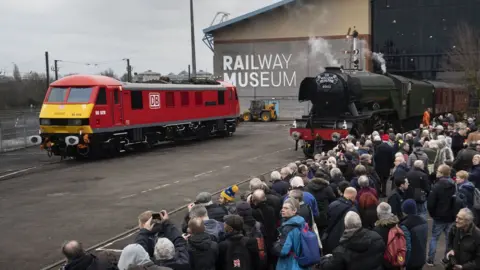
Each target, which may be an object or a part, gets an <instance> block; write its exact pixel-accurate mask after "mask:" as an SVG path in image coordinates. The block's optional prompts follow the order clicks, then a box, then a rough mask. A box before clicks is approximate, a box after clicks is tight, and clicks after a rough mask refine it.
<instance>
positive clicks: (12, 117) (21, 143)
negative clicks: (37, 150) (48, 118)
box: [0, 109, 39, 153]
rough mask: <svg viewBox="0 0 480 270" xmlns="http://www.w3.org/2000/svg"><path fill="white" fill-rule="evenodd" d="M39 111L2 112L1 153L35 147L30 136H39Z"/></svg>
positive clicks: (0, 129)
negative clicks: (29, 138)
mask: <svg viewBox="0 0 480 270" xmlns="http://www.w3.org/2000/svg"><path fill="white" fill-rule="evenodd" d="M38 115H39V111H38V110H35V109H29V110H20V111H14V110H8V111H0V153H1V152H7V151H13V150H17V149H22V148H26V147H30V146H33V144H32V143H31V142H30V141H29V140H28V137H29V136H33V135H38V131H39V121H38Z"/></svg>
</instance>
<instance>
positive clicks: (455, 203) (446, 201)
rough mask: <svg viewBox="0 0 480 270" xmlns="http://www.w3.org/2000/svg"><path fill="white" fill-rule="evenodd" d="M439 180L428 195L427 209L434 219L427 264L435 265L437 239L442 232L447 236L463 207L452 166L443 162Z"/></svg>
mask: <svg viewBox="0 0 480 270" xmlns="http://www.w3.org/2000/svg"><path fill="white" fill-rule="evenodd" d="M436 176H437V178H438V180H437V182H436V183H435V185H434V186H433V188H432V192H431V193H430V195H429V196H428V200H427V209H428V213H429V214H430V216H431V217H432V219H433V225H432V238H431V240H430V244H429V248H428V258H427V265H429V266H434V263H433V262H434V261H435V253H436V251H437V241H438V238H439V237H440V235H441V234H442V232H443V233H444V234H445V237H447V235H448V232H449V231H450V228H451V227H452V224H453V222H454V221H455V215H456V214H457V213H458V211H459V210H460V209H461V208H463V205H459V203H460V204H461V203H463V202H462V201H461V199H460V198H459V197H458V196H456V187H455V182H454V181H453V180H452V178H450V167H449V166H447V165H445V164H442V165H440V166H439V167H438V170H437V172H436Z"/></svg>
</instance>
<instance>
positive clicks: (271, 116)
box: [243, 100, 278, 122]
mask: <svg viewBox="0 0 480 270" xmlns="http://www.w3.org/2000/svg"><path fill="white" fill-rule="evenodd" d="M277 117H278V116H277V111H276V110H275V103H271V104H265V101H264V100H251V101H250V108H249V109H248V110H246V111H245V112H244V113H243V121H244V122H250V121H258V120H261V121H263V122H270V121H275V120H277Z"/></svg>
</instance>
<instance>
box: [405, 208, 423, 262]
mask: <svg viewBox="0 0 480 270" xmlns="http://www.w3.org/2000/svg"><path fill="white" fill-rule="evenodd" d="M400 224H401V225H405V227H407V229H408V231H409V232H410V237H411V241H412V251H411V252H410V259H409V260H408V265H407V267H408V268H412V269H416V268H421V267H423V265H424V264H425V262H426V260H427V256H426V254H427V239H428V224H427V221H426V220H425V219H424V218H423V217H421V216H418V215H408V216H406V217H405V218H404V219H403V220H402V221H401V222H400Z"/></svg>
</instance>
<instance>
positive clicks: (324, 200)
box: [306, 178, 336, 230]
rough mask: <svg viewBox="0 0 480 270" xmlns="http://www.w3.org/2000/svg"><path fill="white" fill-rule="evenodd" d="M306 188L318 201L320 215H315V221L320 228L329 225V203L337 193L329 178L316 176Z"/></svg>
mask: <svg viewBox="0 0 480 270" xmlns="http://www.w3.org/2000/svg"><path fill="white" fill-rule="evenodd" d="M306 190H307V191H308V192H310V193H311V194H312V195H313V197H315V200H316V201H317V208H318V216H317V217H315V223H316V224H317V226H318V229H319V230H321V229H322V228H325V227H327V225H328V223H327V212H328V205H329V204H330V203H331V202H333V201H335V199H336V197H335V193H333V190H332V187H331V186H330V183H328V181H327V180H324V179H321V178H314V179H312V181H310V183H308V185H307V187H306Z"/></svg>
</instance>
